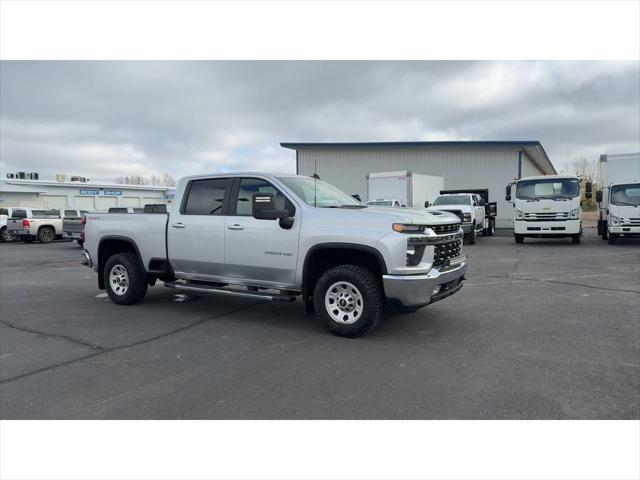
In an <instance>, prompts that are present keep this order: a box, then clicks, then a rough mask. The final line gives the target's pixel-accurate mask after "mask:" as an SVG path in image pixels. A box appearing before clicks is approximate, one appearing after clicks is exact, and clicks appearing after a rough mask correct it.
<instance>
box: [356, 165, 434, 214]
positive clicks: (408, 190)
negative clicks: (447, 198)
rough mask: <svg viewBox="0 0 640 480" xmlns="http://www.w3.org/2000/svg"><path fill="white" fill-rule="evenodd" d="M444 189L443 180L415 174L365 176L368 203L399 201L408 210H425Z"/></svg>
mask: <svg viewBox="0 0 640 480" xmlns="http://www.w3.org/2000/svg"><path fill="white" fill-rule="evenodd" d="M443 188H444V178H442V177H434V176H430V175H423V174H421V173H417V172H408V171H399V172H378V173H370V174H368V175H367V193H368V198H369V201H376V200H399V201H400V203H401V204H402V205H403V206H406V207H409V208H426V207H428V206H429V205H430V204H431V203H433V201H434V200H435V198H436V197H437V196H438V195H439V194H440V190H442V189H443Z"/></svg>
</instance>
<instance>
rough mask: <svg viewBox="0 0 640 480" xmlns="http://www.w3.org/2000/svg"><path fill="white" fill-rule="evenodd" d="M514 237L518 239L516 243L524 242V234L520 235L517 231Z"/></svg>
mask: <svg viewBox="0 0 640 480" xmlns="http://www.w3.org/2000/svg"><path fill="white" fill-rule="evenodd" d="M514 237H515V239H516V243H524V235H520V234H519V233H516V234H515V235H514Z"/></svg>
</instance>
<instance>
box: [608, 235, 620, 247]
mask: <svg viewBox="0 0 640 480" xmlns="http://www.w3.org/2000/svg"><path fill="white" fill-rule="evenodd" d="M617 239H618V235H616V234H615V233H610V234H609V245H613V244H614V243H616V240H617Z"/></svg>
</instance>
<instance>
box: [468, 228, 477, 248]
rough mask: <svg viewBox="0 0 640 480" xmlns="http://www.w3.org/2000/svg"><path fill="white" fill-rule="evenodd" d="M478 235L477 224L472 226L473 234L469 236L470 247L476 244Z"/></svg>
mask: <svg viewBox="0 0 640 480" xmlns="http://www.w3.org/2000/svg"><path fill="white" fill-rule="evenodd" d="M476 235H477V234H476V224H475V223H474V224H473V225H472V226H471V233H469V235H468V236H467V243H469V245H474V244H475V243H476Z"/></svg>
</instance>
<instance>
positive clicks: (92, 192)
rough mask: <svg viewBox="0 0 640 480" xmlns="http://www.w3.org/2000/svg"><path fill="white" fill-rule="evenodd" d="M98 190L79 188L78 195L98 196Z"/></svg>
mask: <svg viewBox="0 0 640 480" xmlns="http://www.w3.org/2000/svg"><path fill="white" fill-rule="evenodd" d="M99 194H100V190H92V189H89V188H81V189H80V195H99Z"/></svg>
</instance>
